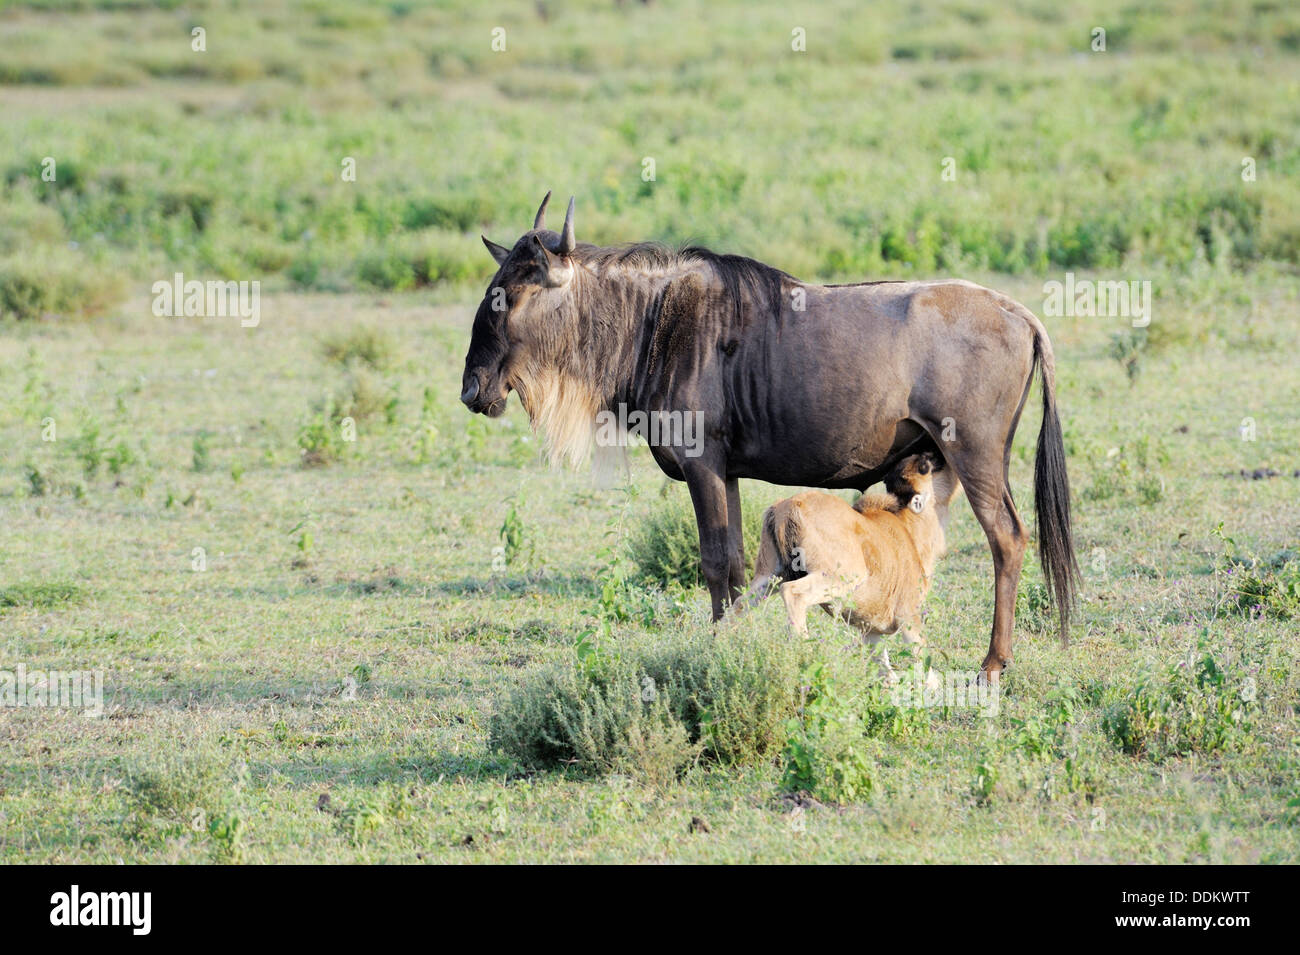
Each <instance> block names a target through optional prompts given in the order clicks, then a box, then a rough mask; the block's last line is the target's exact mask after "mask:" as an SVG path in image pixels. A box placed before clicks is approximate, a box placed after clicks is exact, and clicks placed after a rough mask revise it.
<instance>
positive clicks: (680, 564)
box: [627, 487, 763, 587]
mask: <svg viewBox="0 0 1300 955" xmlns="http://www.w3.org/2000/svg"><path fill="white" fill-rule="evenodd" d="M744 525H745V570H746V573H748V572H750V571H752V570H753V569H754V558H755V556H756V555H757V554H758V542H759V538H760V536H761V534H762V529H763V509H762V508H756V507H753V506H750V507H747V508H745V510H744ZM627 552H628V556H629V557H630V558H631V560H632V563H633V564H634V565H635V566H636V569H637V572H638V573H639V574H640V575H641V577H642V578H643V579H645V580H652V581H655V582H656V583H659V584H663V585H665V586H666V585H669V584H673V583H676V584H680V585H682V586H684V587H695V586H698V585H700V584H702V583H703V582H704V578H703V575H702V573H701V571H700V532H699V530H698V528H697V526H696V524H695V510H694V509H693V508H692V507H691V502H690V498H689V497H688V496H687V495H686V493H685V491H684V489H680V488H676V487H671V488H669V493H668V494H667V495H666V496H665V497H664V498H663V500H661V501H659V502H658V503H656V504H655V505H654V506H653V507H652V508H651V509H650V512H649V513H648V514H647V515H646V516H645V518H644V519H642V521H641V522H640V523H639V524H638V525H637V526H635V527H633V528H632V529H631V531H630V533H629V534H628V539H627Z"/></svg>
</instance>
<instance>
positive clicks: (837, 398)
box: [460, 193, 1078, 677]
mask: <svg viewBox="0 0 1300 955" xmlns="http://www.w3.org/2000/svg"><path fill="white" fill-rule="evenodd" d="M549 200H550V193H547V196H546V199H544V200H542V205H541V208H540V209H538V211H537V218H536V220H535V221H534V222H533V228H532V229H531V230H529V231H528V232H526V233H524V235H523V236H522V237H521V238H520V239H519V241H517V242H516V243H515V244H514V247H513V248H509V249H507V248H505V247H504V246H500V245H497V244H496V243H494V242H491V241H490V240H488V239H487V238H484V239H483V242H484V244H486V245H487V248H488V251H489V252H491V254H492V256H493V258H494V259H495V260H496V262H497V265H498V269H497V272H496V275H495V276H494V277H493V279H492V283H491V285H490V286H489V287H488V290H487V294H486V295H485V296H484V298H483V301H482V303H481V304H480V305H479V308H478V313H477V314H476V315H475V317H474V326H473V331H472V335H471V338H470V345H469V353H468V354H467V355H466V357H465V374H464V378H463V382H462V383H463V390H462V392H461V396H460V397H461V401H463V402H464V403H465V404H466V405H467V406H468V407H469V409H470V410H471V411H475V412H480V413H482V414H486V415H488V416H490V417H496V416H498V415H500V414H502V413H503V412H504V411H505V405H506V398H507V396H508V395H509V393H510V390H511V389H515V390H517V391H518V392H519V397H520V399H521V400H522V402H523V405H524V408H525V409H526V410H527V412H528V415H529V418H530V419H531V421H532V423H533V425H534V426H535V427H537V428H538V429H539V430H541V431H542V432H544V433H545V435H546V438H547V441H548V447H549V449H550V451H551V454H552V456H553V458H569V459H570V460H573V461H578V460H581V459H582V458H583V457H584V456H585V454H586V452H587V450H588V449H589V448H590V447H591V445H592V441H593V437H592V436H593V433H594V422H595V419H596V415H597V414H598V413H599V412H601V411H606V410H610V409H614V408H617V407H618V406H619V405H620V404H621V405H623V406H624V407H625V408H627V409H635V410H638V411H641V412H644V413H646V414H654V413H657V414H667V413H674V412H675V413H677V414H678V415H682V414H686V413H699V414H700V415H702V420H703V426H704V435H705V440H704V441H703V443H702V446H700V447H697V448H695V449H694V450H695V451H696V452H698V453H696V454H695V455H694V456H692V455H691V454H688V453H687V450H688V449H686V448H683V447H680V446H670V445H665V444H662V443H661V444H657V445H652V446H651V453H652V454H653V455H654V458H655V461H656V462H658V464H659V466H660V468H662V469H663V471H664V473H665V474H667V475H668V476H669V477H670V478H673V479H675V480H684V481H685V482H686V484H687V487H688V488H689V489H690V494H691V501H692V503H693V504H694V507H695V518H696V521H697V523H698V524H699V532H700V558H701V566H702V569H703V571H704V578H705V580H706V581H707V582H708V585H709V592H710V595H711V596H712V598H713V616H714V618H715V619H717V618H719V617H721V616H722V613H723V610H724V607H725V606H726V604H727V603H728V602H729V601H730V600H734V599H735V598H736V596H737V595H739V594H740V593H741V591H742V590H743V589H744V584H745V581H744V575H745V560H744V550H743V546H744V545H743V538H742V534H741V521H740V493H739V484H738V481H739V479H740V478H742V477H745V478H756V479H758V480H762V481H768V482H770V483H773V484H786V485H804V486H813V487H826V488H843V487H852V488H857V489H859V490H864V489H865V488H867V487H868V486H870V485H872V484H874V483H875V482H877V481H879V480H880V479H881V478H882V477H884V476H885V474H886V473H888V472H889V470H890V469H891V468H892V467H893V465H894V464H895V463H896V462H898V461H899V460H900V459H902V458H903V457H906V456H907V455H910V454H915V453H918V452H921V451H926V450H930V451H935V452H937V453H939V454H941V455H942V456H943V458H944V459H945V461H946V462H947V463H948V465H949V466H951V467H952V468H953V469H954V470H955V471H956V473H957V476H958V477H959V478H960V480H961V483H962V485H963V486H964V487H965V490H966V496H967V498H968V499H969V500H970V504H971V507H972V509H973V510H974V512H975V516H976V518H977V519H978V520H979V522H980V525H981V526H982V527H983V528H984V532H985V534H986V535H987V536H988V541H989V548H990V550H991V551H992V554H993V571H994V583H995V591H994V611H993V636H992V640H991V641H990V644H989V652H988V655H987V656H986V657H985V659H984V663H983V667H982V669H983V672H984V673H985V674H986V675H987V676H989V677H993V676H995V675H996V674H998V673H1000V672H1001V671H1002V669H1003V668H1004V667H1005V666H1006V664H1007V663H1008V661H1009V660H1010V659H1011V642H1012V641H1011V633H1012V624H1013V621H1014V615H1015V606H1016V587H1017V583H1018V582H1019V579H1020V568H1021V563H1022V561H1023V558H1024V552H1025V547H1026V544H1027V542H1028V533H1027V531H1026V529H1025V525H1024V522H1023V521H1022V520H1021V519H1020V515H1019V514H1018V513H1017V512H1016V507H1015V504H1014V502H1013V501H1012V499H1011V489H1010V487H1009V485H1008V479H1007V466H1008V462H1009V459H1010V455H1011V442H1012V438H1013V437H1014V435H1015V430H1016V425H1017V424H1018V423H1019V420H1020V413H1021V411H1022V410H1023V408H1024V404H1025V400H1026V398H1027V397H1028V395H1029V386H1030V383H1031V381H1032V378H1033V372H1034V369H1035V367H1037V369H1038V371H1039V374H1040V377H1041V380H1042V392H1043V423H1042V428H1041V430H1040V431H1039V434H1038V451H1037V456H1036V460H1035V464H1034V494H1035V498H1036V500H1035V504H1036V506H1037V516H1038V535H1039V553H1040V557H1041V559H1042V564H1043V574H1044V577H1045V578H1046V579H1047V581H1048V582H1049V583H1050V585H1051V589H1052V593H1053V596H1054V598H1055V601H1056V605H1057V608H1058V611H1059V614H1060V617H1059V619H1060V631H1061V637H1062V639H1063V640H1064V639H1065V635H1066V628H1067V625H1068V623H1069V611H1070V606H1071V603H1072V601H1073V598H1074V589H1075V586H1076V581H1077V579H1078V567H1077V564H1076V562H1075V557H1074V548H1073V544H1072V541H1071V531H1070V491H1069V482H1068V480H1067V477H1066V472H1065V452H1064V448H1063V447H1062V443H1061V426H1060V421H1059V419H1058V417H1057V413H1056V394H1055V373H1054V368H1055V366H1054V361H1053V357H1052V346H1051V343H1050V342H1049V341H1048V338H1047V331H1046V330H1045V329H1044V328H1043V325H1042V323H1041V322H1040V321H1039V320H1038V319H1037V317H1035V316H1034V314H1033V313H1032V312H1030V311H1029V309H1027V308H1025V307H1024V306H1023V305H1020V304H1019V303H1017V302H1015V301H1013V300H1012V299H1010V298H1008V297H1007V296H1005V295H1002V294H1000V293H998V292H994V291H992V290H991V289H986V288H981V287H980V286H978V285H974V284H972V283H970V282H962V281H939V282H867V283H862V284H858V285H829V286H821V285H809V284H807V283H804V282H800V281H799V280H798V279H796V278H794V277H792V276H790V275H787V274H785V273H784V272H781V271H779V270H778V269H774V268H772V267H770V266H767V265H764V264H762V263H761V262H756V261H754V260H752V259H747V258H743V257H741V256H736V255H721V254H718V253H714V252H710V251H708V250H707V249H701V248H687V249H683V250H680V251H677V250H671V249H668V248H665V247H663V246H660V245H657V244H652V243H642V244H635V245H628V246H622V247H617V248H598V247H596V246H592V245H587V244H585V243H584V244H579V243H578V242H577V241H576V240H575V238H574V228H573V200H572V199H570V200H569V209H568V214H567V215H566V216H565V220H564V227H563V229H562V230H561V231H560V232H559V233H556V232H552V231H550V230H548V229H546V227H545V216H546V205H547V202H548V201H549Z"/></svg>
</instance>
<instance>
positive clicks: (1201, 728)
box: [1102, 653, 1255, 761]
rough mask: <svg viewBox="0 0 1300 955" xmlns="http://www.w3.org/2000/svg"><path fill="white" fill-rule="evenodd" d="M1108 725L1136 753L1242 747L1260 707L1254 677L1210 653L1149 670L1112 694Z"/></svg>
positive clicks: (1117, 741) (1113, 737)
mask: <svg viewBox="0 0 1300 955" xmlns="http://www.w3.org/2000/svg"><path fill="white" fill-rule="evenodd" d="M1108 697H1109V699H1107V700H1106V701H1105V709H1104V712H1103V717H1102V728H1103V730H1104V732H1105V733H1106V736H1107V737H1108V738H1109V739H1110V741H1111V742H1112V743H1114V745H1115V746H1117V747H1119V748H1120V749H1121V750H1123V751H1124V752H1125V753H1128V754H1129V755H1132V756H1146V757H1148V758H1150V759H1153V760H1157V761H1159V760H1163V759H1166V758H1168V757H1170V756H1185V755H1188V754H1190V753H1216V752H1220V751H1223V750H1232V749H1238V748H1240V747H1241V746H1242V745H1243V744H1244V743H1245V742H1246V741H1247V740H1248V739H1249V738H1250V730H1251V717H1252V714H1253V713H1254V711H1255V700H1254V682H1253V679H1251V678H1250V677H1249V676H1248V675H1247V674H1243V673H1236V672H1234V673H1229V672H1228V671H1226V670H1224V669H1223V668H1222V667H1221V666H1220V665H1219V664H1218V662H1217V661H1216V660H1215V659H1214V657H1213V656H1212V655H1210V654H1209V653H1205V654H1204V655H1203V656H1201V658H1200V659H1199V660H1185V661H1182V662H1180V663H1177V664H1174V665H1172V666H1169V667H1167V668H1165V669H1163V670H1159V671H1157V672H1154V673H1149V674H1147V675H1145V676H1144V677H1142V678H1141V679H1139V680H1138V682H1137V683H1136V684H1134V685H1133V686H1131V687H1128V688H1122V689H1116V690H1113V691H1112V692H1111V693H1110V694H1108Z"/></svg>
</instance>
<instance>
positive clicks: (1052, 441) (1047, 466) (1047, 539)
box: [1034, 338, 1080, 647]
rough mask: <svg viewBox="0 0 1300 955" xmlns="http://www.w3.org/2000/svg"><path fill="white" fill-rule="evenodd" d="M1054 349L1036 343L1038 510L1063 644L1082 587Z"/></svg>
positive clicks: (1066, 641) (1042, 556) (1041, 545)
mask: <svg viewBox="0 0 1300 955" xmlns="http://www.w3.org/2000/svg"><path fill="white" fill-rule="evenodd" d="M1050 349H1051V346H1050V345H1048V346H1046V347H1044V344H1043V343H1042V341H1041V339H1039V338H1036V339H1035V344H1034V361H1035V363H1036V364H1037V365H1038V370H1039V374H1040V376H1041V382H1042V389H1043V424H1042V427H1041V428H1040V429H1039V432H1038V450H1037V452H1036V454H1035V458H1034V509H1035V512H1036V516H1037V519H1038V556H1039V559H1040V560H1041V561H1042V565H1043V579H1044V580H1046V581H1047V582H1048V586H1049V587H1051V590H1052V598H1053V600H1054V602H1055V603H1056V609H1057V613H1058V614H1059V620H1060V634H1061V646H1063V647H1064V646H1069V645H1070V630H1069V626H1070V611H1071V610H1072V609H1073V607H1074V604H1075V597H1076V593H1077V590H1078V586H1079V581H1080V574H1079V564H1078V561H1077V560H1076V558H1075V554H1074V534H1073V531H1072V529H1071V525H1070V478H1069V475H1068V474H1067V473H1066V470H1065V442H1064V440H1063V437H1062V434H1061V420H1060V418H1059V417H1058V415H1057V413H1056V383H1055V374H1054V371H1055V370H1054V368H1053V367H1052V354H1051V350H1050Z"/></svg>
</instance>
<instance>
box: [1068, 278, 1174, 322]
mask: <svg viewBox="0 0 1300 955" xmlns="http://www.w3.org/2000/svg"><path fill="white" fill-rule="evenodd" d="M1043 314H1044V315H1046V316H1048V317H1060V316H1069V317H1079V318H1097V317H1101V318H1129V319H1132V320H1133V327H1134V328H1146V327H1147V326H1148V325H1150V324H1151V280H1150V279H1143V280H1142V281H1138V280H1137V279H1133V280H1131V281H1124V280H1119V281H1115V280H1097V281H1094V280H1092V279H1075V277H1074V273H1073V272H1066V273H1065V281H1064V282H1058V281H1056V280H1055V279H1052V280H1050V281H1047V282H1044V283H1043Z"/></svg>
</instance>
